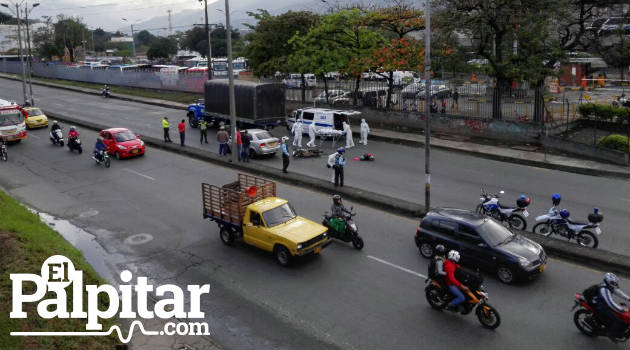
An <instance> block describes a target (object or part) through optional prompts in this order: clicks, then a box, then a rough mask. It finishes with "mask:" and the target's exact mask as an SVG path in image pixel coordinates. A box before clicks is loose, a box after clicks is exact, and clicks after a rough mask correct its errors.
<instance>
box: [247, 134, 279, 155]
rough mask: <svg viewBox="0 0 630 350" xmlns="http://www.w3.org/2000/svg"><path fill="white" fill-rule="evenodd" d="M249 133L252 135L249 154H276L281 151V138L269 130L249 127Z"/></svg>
mask: <svg viewBox="0 0 630 350" xmlns="http://www.w3.org/2000/svg"><path fill="white" fill-rule="evenodd" d="M247 133H248V134H249V135H250V136H251V137H252V141H251V143H250V145H249V156H250V157H254V156H260V155H268V154H270V155H274V154H276V152H278V151H280V147H282V145H281V144H280V140H279V139H278V138H277V137H274V136H273V135H271V134H270V133H269V131H267V130H263V129H247Z"/></svg>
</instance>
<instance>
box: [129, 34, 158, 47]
mask: <svg viewBox="0 0 630 350" xmlns="http://www.w3.org/2000/svg"><path fill="white" fill-rule="evenodd" d="M135 40H136V45H138V46H151V44H153V42H155V41H157V40H158V38H157V37H156V36H155V35H153V34H151V33H149V31H148V30H141V31H140V32H138V34H136V35H135Z"/></svg>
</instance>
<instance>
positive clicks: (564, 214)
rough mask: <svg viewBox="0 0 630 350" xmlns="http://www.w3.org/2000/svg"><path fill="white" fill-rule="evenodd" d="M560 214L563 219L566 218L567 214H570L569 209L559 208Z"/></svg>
mask: <svg viewBox="0 0 630 350" xmlns="http://www.w3.org/2000/svg"><path fill="white" fill-rule="evenodd" d="M560 216H561V217H562V218H563V219H567V218H568V217H569V216H571V213H569V211H568V210H566V209H562V210H560Z"/></svg>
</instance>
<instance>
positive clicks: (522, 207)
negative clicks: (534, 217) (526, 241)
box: [475, 188, 531, 230]
mask: <svg viewBox="0 0 630 350" xmlns="http://www.w3.org/2000/svg"><path fill="white" fill-rule="evenodd" d="M504 193H505V192H504V191H500V192H499V194H498V195H497V194H490V193H487V192H486V191H485V190H484V189H483V188H482V189H481V197H480V198H479V201H480V202H481V203H480V204H478V205H477V208H475V212H477V214H484V215H487V216H490V217H492V218H495V219H497V220H499V221H501V222H504V223H507V224H508V225H509V226H510V227H511V228H515V229H517V230H525V229H526V228H527V221H525V218H526V217H528V216H529V212H528V211H527V206H529V204H530V203H531V201H530V199H529V198H528V197H526V196H525V195H521V196H520V197H519V198H518V199H517V200H516V205H517V206H516V207H507V206H504V205H502V204H501V203H499V198H501V195H503V194H504ZM521 213H522V215H521Z"/></svg>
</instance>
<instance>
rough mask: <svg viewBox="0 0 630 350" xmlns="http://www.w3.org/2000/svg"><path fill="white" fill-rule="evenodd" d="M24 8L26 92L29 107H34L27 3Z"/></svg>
mask: <svg viewBox="0 0 630 350" xmlns="http://www.w3.org/2000/svg"><path fill="white" fill-rule="evenodd" d="M37 6H39V3H35V4H33V8H31V11H33V9H34V8H36V7H37ZM24 8H25V10H24V15H25V16H24V17H25V20H26V46H27V54H28V59H27V61H26V62H27V63H26V64H27V65H28V91H29V96H30V97H31V106H35V99H34V98H33V55H32V54H31V34H30V31H29V29H28V13H29V12H30V11H29V9H28V2H27V3H25V4H24Z"/></svg>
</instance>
